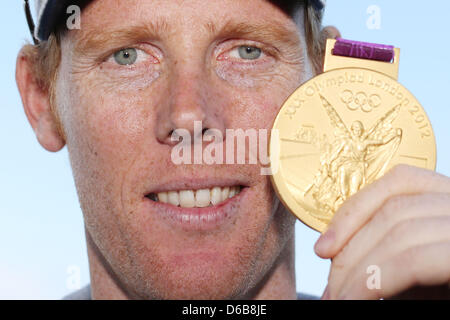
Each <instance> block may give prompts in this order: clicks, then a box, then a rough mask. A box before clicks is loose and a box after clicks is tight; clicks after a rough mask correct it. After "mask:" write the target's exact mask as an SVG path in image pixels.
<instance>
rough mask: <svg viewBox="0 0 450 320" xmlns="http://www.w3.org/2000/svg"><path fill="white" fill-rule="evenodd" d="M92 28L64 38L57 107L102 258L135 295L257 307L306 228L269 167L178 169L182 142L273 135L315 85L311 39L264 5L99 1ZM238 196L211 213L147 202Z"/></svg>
mask: <svg viewBox="0 0 450 320" xmlns="http://www.w3.org/2000/svg"><path fill="white" fill-rule="evenodd" d="M81 21H82V28H81V30H77V31H70V32H69V33H68V34H67V35H66V36H64V38H63V41H62V62H61V66H60V69H59V74H58V80H57V85H56V92H57V93H56V105H57V106H58V110H59V113H60V116H61V122H62V127H63V130H64V132H65V135H66V142H67V146H68V150H69V154H70V160H71V164H72V168H73V173H74V177H75V182H76V187H77V191H78V195H79V199H80V203H81V207H82V210H83V214H84V219H85V225H86V230H87V233H88V235H89V236H90V238H91V239H92V240H93V243H94V244H95V246H96V250H97V249H98V252H99V253H100V254H101V255H102V256H103V258H104V263H105V264H106V265H107V266H108V269H110V270H111V271H112V274H113V275H114V277H116V279H117V280H118V281H119V282H120V283H121V286H122V288H124V289H125V290H126V291H128V292H129V294H130V295H131V296H135V297H141V298H232V297H236V296H243V295H244V296H245V294H246V293H247V290H248V289H249V288H251V287H253V286H254V285H255V284H256V283H258V282H259V281H261V279H262V277H263V276H264V275H265V274H266V272H267V271H269V269H270V268H271V266H272V265H273V264H274V262H275V261H276V259H279V258H280V253H281V254H282V252H283V250H284V249H286V244H287V243H288V240H292V237H293V224H294V221H295V220H294V218H293V217H292V216H291V215H290V214H289V213H287V212H286V210H285V209H284V207H283V206H282V205H281V204H280V202H279V201H278V199H277V198H276V197H275V195H274V192H273V190H272V188H271V185H270V181H269V178H268V177H267V176H263V175H261V174H260V167H259V166H258V165H251V164H246V165H242V164H241V165H238V164H223V165H207V164H196V165H175V164H174V163H173V162H172V160H171V150H172V147H173V146H174V144H175V142H172V141H171V139H170V136H171V132H172V130H176V129H180V128H181V129H188V130H190V131H192V129H193V122H194V121H202V124H203V126H204V128H214V129H218V130H220V131H222V133H223V135H224V136H225V129H237V128H241V129H244V130H246V129H249V128H254V129H270V128H271V124H272V122H273V120H274V118H275V116H276V114H277V112H278V110H279V108H280V106H281V104H282V103H283V102H284V100H285V99H286V98H287V97H288V95H289V94H290V93H292V92H293V90H294V89H295V88H296V87H297V86H298V85H299V84H300V83H301V82H303V81H304V80H306V78H307V77H310V76H311V75H310V74H308V72H306V71H305V70H306V69H307V68H306V66H305V59H306V57H305V51H306V50H305V49H304V46H305V43H304V41H303V39H304V38H303V36H302V35H301V32H299V31H298V29H297V26H296V25H295V23H294V21H293V20H292V19H291V18H289V17H288V16H287V15H285V14H284V13H283V12H282V11H281V10H280V9H278V8H277V7H275V6H274V5H272V4H271V3H269V2H267V1H262V0H242V1H236V0H209V1H204V0H191V1H179V0H172V1H167V0H149V1H138V0H128V1H107V0H97V1H93V2H92V3H91V4H90V5H88V6H87V7H86V8H85V10H84V11H83V14H82V16H81ZM246 47H249V48H246ZM124 48H133V49H131V50H128V51H120V50H121V49H124ZM227 143H228V141H227V140H226V139H224V140H223V141H222V142H220V144H221V146H222V147H223V149H224V150H225V149H226V144H227ZM203 147H206V144H204V145H203ZM237 186H241V187H243V189H242V192H241V193H239V194H238V195H236V196H234V197H233V198H230V199H228V200H226V201H223V202H221V203H218V204H216V205H213V206H209V207H206V208H182V207H179V206H178V207H177V206H174V205H173V204H170V203H162V202H156V201H152V200H151V199H149V195H150V194H152V193H153V194H157V193H160V192H169V191H171V193H172V195H173V196H174V197H175V196H178V195H179V194H180V193H178V194H177V193H175V192H172V191H182V190H193V191H194V194H195V190H198V189H212V188H214V187H222V188H223V187H237ZM217 190H218V189H217V188H216V191H217ZM221 190H222V189H221ZM185 194H190V193H189V192H187V193H185ZM220 201H222V199H220Z"/></svg>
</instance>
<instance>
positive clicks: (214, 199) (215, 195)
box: [211, 187, 222, 205]
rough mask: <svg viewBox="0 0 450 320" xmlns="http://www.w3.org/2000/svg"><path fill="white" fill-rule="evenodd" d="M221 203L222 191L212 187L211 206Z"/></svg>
mask: <svg viewBox="0 0 450 320" xmlns="http://www.w3.org/2000/svg"><path fill="white" fill-rule="evenodd" d="M220 202H222V190H220V188H219V187H214V188H212V189H211V204H212V205H216V204H218V203H220Z"/></svg>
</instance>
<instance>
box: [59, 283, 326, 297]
mask: <svg viewBox="0 0 450 320" xmlns="http://www.w3.org/2000/svg"><path fill="white" fill-rule="evenodd" d="M62 299H63V300H91V299H92V298H91V286H90V285H87V286H85V287H84V288H81V289H80V290H77V291H74V292H72V293H70V294H68V295H67V296H65V297H63V298H62ZM318 299H319V297H317V296H313V295H310V294H306V293H301V292H298V293H297V300H318Z"/></svg>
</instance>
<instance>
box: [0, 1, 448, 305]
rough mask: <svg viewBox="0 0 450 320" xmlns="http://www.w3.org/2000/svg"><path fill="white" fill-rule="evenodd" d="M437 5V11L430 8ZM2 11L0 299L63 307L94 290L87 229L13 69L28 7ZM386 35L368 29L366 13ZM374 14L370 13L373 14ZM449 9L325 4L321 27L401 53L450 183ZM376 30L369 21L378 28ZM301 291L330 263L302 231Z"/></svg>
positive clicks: (319, 280)
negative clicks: (89, 286)
mask: <svg viewBox="0 0 450 320" xmlns="http://www.w3.org/2000/svg"><path fill="white" fill-rule="evenodd" d="M430 3H433V5H429V4H430ZM8 4H9V6H8V7H6V6H4V7H3V8H2V9H1V10H0V26H1V28H0V34H1V37H2V43H3V44H2V59H0V70H1V72H0V93H1V103H0V137H1V138H0V146H1V149H0V150H1V157H0V181H1V183H0V194H1V201H0V217H1V222H0V299H1V298H3V299H15V298H25V299H36V298H38V299H59V298H60V297H62V296H63V295H65V294H67V293H68V292H71V291H73V288H74V287H76V285H77V279H79V284H80V285H84V284H86V283H88V282H89V271H88V263H87V254H86V246H85V240H84V232H83V221H82V216H81V210H80V206H79V203H78V199H77V195H76V191H75V186H74V183H73V179H72V174H71V169H70V166H69V161H68V155H67V151H66V149H64V150H63V151H61V152H59V153H49V152H47V151H45V150H44V149H42V148H41V147H40V145H39V144H38V142H37V141H36V138H35V136H34V133H33V131H32V130H31V128H30V126H29V125H28V123H27V120H26V117H25V114H24V112H23V109H22V105H21V102H20V97H19V94H18V91H17V88H16V85H15V80H14V72H15V59H16V55H17V52H18V51H19V49H20V47H21V45H22V44H23V43H24V42H25V40H28V39H29V34H28V30H27V27H26V22H25V19H24V16H23V9H22V1H18V0H16V1H14V2H13V1H8ZM371 6H372V7H373V6H375V9H376V10H379V12H380V20H379V21H380V24H379V27H380V28H375V29H373V28H370V27H371V26H372V27H373V24H372V25H371V24H369V26H368V24H367V22H368V20H369V22H371V21H372V20H370V18H371V14H370V13H367V10H368V8H369V7H371ZM371 12H373V11H371ZM449 12H450V2H449V1H444V0H441V1H433V2H424V1H420V0H415V1H413V0H397V1H389V0H383V1H381V0H378V1H377V0H371V1H366V0H328V3H327V10H326V14H325V21H324V22H325V24H333V25H335V26H337V27H338V28H339V29H340V30H341V32H342V36H343V37H344V38H348V39H354V40H361V41H367V42H378V43H384V44H393V45H395V46H396V47H399V48H401V57H400V74H399V81H400V82H401V83H402V84H403V85H404V86H406V87H407V88H408V89H409V90H410V91H411V92H412V93H413V94H414V95H415V96H416V98H417V99H418V100H419V101H420V102H421V103H422V105H423V106H424V108H425V110H426V112H427V114H428V116H429V118H430V120H431V123H432V125H433V128H434V130H435V135H436V140H437V146H438V149H437V151H438V152H437V154H438V157H437V158H438V162H437V171H439V172H441V173H443V174H446V175H450V151H449V150H450V148H449V146H448V143H449V142H448V141H449V138H450V126H449V124H448V121H449V120H450V105H449V104H450V103H449V99H448V98H447V96H446V94H447V93H448V90H449V88H450V63H449V61H448V57H449V52H450V45H449V42H448V40H447V37H448V35H447V32H446V30H447V28H448V26H447V19H448V13H449ZM372 22H373V21H372ZM296 232H297V235H296V247H297V249H296V250H297V251H296V266H297V267H296V268H297V289H298V290H300V291H302V292H307V293H312V294H316V295H320V294H321V293H322V291H323V289H324V287H325V286H326V280H327V276H328V269H329V265H330V264H329V262H328V261H326V260H322V259H320V258H318V257H316V256H315V255H314V252H313V245H314V242H315V240H316V239H317V238H318V233H316V232H314V231H312V230H310V229H309V228H307V227H306V226H304V225H303V224H301V223H297V226H296Z"/></svg>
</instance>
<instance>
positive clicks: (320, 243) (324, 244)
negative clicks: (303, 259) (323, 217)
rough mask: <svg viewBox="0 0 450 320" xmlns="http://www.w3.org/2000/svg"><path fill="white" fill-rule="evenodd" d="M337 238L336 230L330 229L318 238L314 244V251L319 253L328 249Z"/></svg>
mask: <svg viewBox="0 0 450 320" xmlns="http://www.w3.org/2000/svg"><path fill="white" fill-rule="evenodd" d="M335 238H336V235H335V233H334V231H333V230H328V231H327V232H325V233H324V234H322V235H321V236H320V238H319V240H317V242H316V244H315V245H314V251H315V252H316V253H317V254H320V253H323V252H325V251H327V250H328V249H329V248H330V247H331V245H332V244H333V241H334V239H335Z"/></svg>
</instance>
